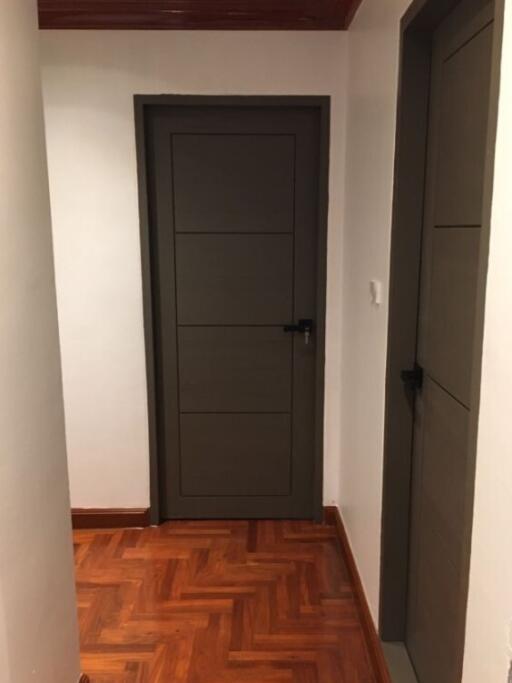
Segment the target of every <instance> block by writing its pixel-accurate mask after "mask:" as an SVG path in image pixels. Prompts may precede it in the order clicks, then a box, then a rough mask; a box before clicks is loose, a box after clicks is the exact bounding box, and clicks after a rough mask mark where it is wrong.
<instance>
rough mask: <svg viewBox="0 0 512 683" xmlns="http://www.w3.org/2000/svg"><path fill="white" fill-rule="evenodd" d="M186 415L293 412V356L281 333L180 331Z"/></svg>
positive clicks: (261, 329)
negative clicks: (201, 413)
mask: <svg viewBox="0 0 512 683" xmlns="http://www.w3.org/2000/svg"><path fill="white" fill-rule="evenodd" d="M178 334H179V348H180V356H179V377H180V406H181V410H182V411H183V412H290V411H291V407H292V405H291V386H292V356H291V343H292V340H291V338H290V337H289V336H285V335H283V330H282V328H280V327H256V328H255V327H181V328H180V329H179V332H178Z"/></svg>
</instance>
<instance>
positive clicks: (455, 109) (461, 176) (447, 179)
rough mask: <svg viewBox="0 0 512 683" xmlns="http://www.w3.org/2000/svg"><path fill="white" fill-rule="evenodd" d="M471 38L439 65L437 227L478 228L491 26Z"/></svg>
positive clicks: (480, 215) (484, 148) (483, 161)
mask: <svg viewBox="0 0 512 683" xmlns="http://www.w3.org/2000/svg"><path fill="white" fill-rule="evenodd" d="M486 19H487V17H486ZM486 19H485V20H486ZM485 20H484V21H485ZM478 28H479V29H482V27H481V26H479V27H478ZM475 34H476V35H474V36H473V37H471V38H470V40H469V41H468V43H467V44H465V45H462V46H461V45H458V46H457V48H456V49H455V51H454V53H453V54H451V55H448V57H447V58H446V59H445V60H444V63H443V68H442V77H441V86H440V88H441V95H440V119H439V120H440V129H439V159H438V167H437V181H436V194H437V199H436V211H435V215H436V225H450V226H454V225H460V226H468V225H478V226H479V225H480V223H481V220H482V193H483V181H484V163H485V150H486V133H487V117H488V109H489V97H488V95H487V93H488V88H487V89H486V88H485V87H484V88H483V89H482V85H485V82H486V80H487V81H488V80H489V55H490V54H491V49H492V26H489V25H488V26H487V27H486V28H484V29H482V30H480V32H478V33H477V32H475ZM464 38H465V36H464ZM464 38H463V40H464ZM451 47H452V48H453V47H454V46H453V45H452V46H451ZM483 56H484V58H482V57H483ZM485 57H486V58H485ZM486 95H487V96H486ZM460 169H465V170H466V171H467V172H465V173H461V172H460Z"/></svg>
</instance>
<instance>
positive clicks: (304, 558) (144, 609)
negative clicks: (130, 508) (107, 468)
mask: <svg viewBox="0 0 512 683" xmlns="http://www.w3.org/2000/svg"><path fill="white" fill-rule="evenodd" d="M74 539H75V559H76V572H77V574H76V578H77V589H78V608H79V618H80V631H81V647H82V670H83V671H84V673H86V674H88V676H89V678H90V681H91V683H142V682H148V683H149V682H153V681H155V682H156V681H158V682H164V681H165V682H166V683H334V682H336V683H375V677H374V675H373V673H372V668H371V664H370V661H369V656H368V652H367V649H366V645H365V641H364V637H363V632H362V629H361V625H360V621H359V616H358V612H357V606H356V603H355V600H354V596H353V591H352V587H351V584H350V581H349V578H348V573H347V570H346V567H345V563H344V561H343V559H342V556H341V553H340V550H339V548H338V543H337V539H336V535H335V530H334V527H330V526H323V525H315V524H312V523H309V522H280V521H254V522H252V521H251V522H246V521H234V522H224V521H223V522H169V523H166V524H164V525H162V526H161V527H157V528H156V527H153V528H148V529H129V530H109V531H105V530H99V531H76V532H75V533H74Z"/></svg>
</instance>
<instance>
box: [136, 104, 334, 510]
mask: <svg viewBox="0 0 512 683" xmlns="http://www.w3.org/2000/svg"><path fill="white" fill-rule="evenodd" d="M146 128H147V147H148V153H147V156H148V160H147V164H148V167H149V174H148V175H149V178H150V204H151V211H152V216H153V221H152V224H153V234H152V258H153V270H154V274H155V275H154V280H155V281H154V285H153V287H154V299H155V336H156V344H155V356H156V378H157V394H158V416H157V417H158V428H159V435H158V442H159V450H160V477H161V481H160V487H161V514H162V517H163V518H175V517H184V518H187V517H190V518H198V517H199V518H208V517H289V518H307V517H311V516H313V514H314V512H315V511H314V484H313V482H314V473H315V468H314V457H315V444H316V439H317V438H318V436H319V435H318V434H317V432H318V430H321V429H322V425H321V424H320V423H318V424H317V419H318V417H317V415H316V406H317V399H318V396H317V373H318V372H320V373H322V365H321V364H319V363H318V358H322V356H323V351H322V349H320V348H319V346H318V337H317V330H318V328H317V324H318V323H317V316H318V310H319V309H318V292H319V291H320V292H323V294H321V296H324V292H325V283H318V282H317V277H318V244H319V238H320V233H319V225H318V220H319V218H318V217H319V197H320V194H319V179H320V161H321V152H320V139H321V138H320V133H321V116H320V109H319V108H317V107H305V106H298V107H290V106H284V105H283V106H280V105H279V106H271V107H268V108H267V107H263V106H258V107H252V106H249V105H246V104H245V102H244V106H240V105H239V106H229V105H226V106H217V105H215V104H212V105H203V106H202V105H201V104H198V105H195V104H190V105H184V106H175V107H173V106H162V107H158V106H156V107H154V108H153V109H152V110H151V115H150V116H149V117H148V121H147V124H146ZM320 310H321V309H320ZM300 318H310V319H312V320H314V321H315V323H314V328H313V333H312V335H311V337H310V339H309V340H308V341H309V343H306V339H305V336H304V335H303V334H299V333H293V334H292V333H290V332H287V331H285V326H289V325H290V324H291V323H297V322H298V320H299V319H300ZM321 338H322V336H321ZM320 422H321V420H320Z"/></svg>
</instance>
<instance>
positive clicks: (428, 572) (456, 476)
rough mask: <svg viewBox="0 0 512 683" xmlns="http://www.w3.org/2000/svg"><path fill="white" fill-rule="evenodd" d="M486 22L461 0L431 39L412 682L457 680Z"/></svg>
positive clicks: (466, 538)
mask: <svg viewBox="0 0 512 683" xmlns="http://www.w3.org/2000/svg"><path fill="white" fill-rule="evenodd" d="M492 18H493V3H492V2H489V1H487V0H462V1H461V2H460V3H459V5H457V6H456V8H455V9H454V10H453V11H452V12H451V13H450V14H449V15H448V16H447V17H446V19H445V20H444V22H443V23H442V24H441V25H440V27H439V28H438V29H437V31H436V33H435V35H434V41H433V58H432V79H431V92H430V125H429V139H428V155H427V156H428V159H427V179H426V187H425V202H424V204H425V217H424V225H423V250H422V274H421V286H420V306H419V329H418V352H417V359H418V363H419V364H420V365H421V366H422V367H423V370H424V382H423V387H422V389H421V390H419V391H418V393H417V396H416V401H415V426H414V447H413V460H412V498H411V529H410V558H409V560H410V561H409V589H408V606H407V607H408V609H407V611H408V614H407V633H406V644H407V648H408V650H409V654H410V656H411V660H412V663H413V665H414V668H415V670H416V673H417V676H418V681H419V683H460V681H461V678H462V661H463V650H464V628H465V613H466V602H467V583H468V573H469V549H470V538H471V524H472V520H471V514H470V512H469V511H470V510H471V505H470V503H471V498H472V486H473V482H474V462H472V460H471V458H470V453H469V449H468V438H469V435H468V430H469V418H470V412H471V411H472V410H474V409H476V408H477V406H473V405H472V400H471V397H472V382H473V377H472V367H473V345H474V336H475V310H476V292H477V277H478V268H479V258H480V242H481V235H480V232H481V225H482V221H483V206H482V201H483V179H484V164H485V155H486V146H487V127H488V109H489V92H490V73H491V52H492V33H493V23H492Z"/></svg>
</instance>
